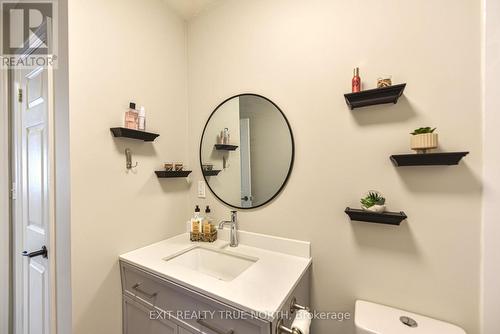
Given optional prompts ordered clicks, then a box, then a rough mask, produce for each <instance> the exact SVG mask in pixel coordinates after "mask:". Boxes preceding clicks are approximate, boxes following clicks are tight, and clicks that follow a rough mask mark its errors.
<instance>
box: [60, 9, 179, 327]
mask: <svg viewBox="0 0 500 334" xmlns="http://www.w3.org/2000/svg"><path fill="white" fill-rule="evenodd" d="M185 38H186V33H185V24H184V22H183V21H182V20H181V19H179V18H178V17H177V16H175V15H173V14H172V13H171V12H170V10H169V9H168V8H167V7H166V5H165V4H164V3H163V2H162V1H161V0H142V1H136V0H107V1H99V0H71V1H69V41H70V43H69V59H70V67H69V69H70V70H69V96H70V100H69V104H70V130H71V139H70V151H71V248H72V252H71V265H72V270H71V274H72V291H73V294H72V299H73V300H72V302H73V310H72V315H73V334H89V333H96V334H97V333H107V334H119V333H121V294H120V289H121V284H120V275H119V270H118V256H119V255H120V254H122V253H124V252H127V251H130V250H133V249H135V248H138V247H141V246H145V245H148V244H151V243H153V242H156V241H159V240H161V239H165V238H166V237H169V236H172V235H175V234H178V233H180V232H182V231H184V229H185V225H184V223H185V221H186V218H187V212H188V211H189V210H188V207H187V204H188V199H187V189H188V184H186V180H185V179H180V180H166V179H163V180H159V179H158V178H157V177H156V176H155V174H154V170H157V169H159V168H160V167H161V166H162V165H163V163H164V162H167V161H187V154H186V152H187V144H186V142H187V95H186V94H187V83H186V71H187V69H186V43H185ZM131 100H133V101H135V102H137V103H138V105H144V106H145V107H146V110H147V126H148V129H149V130H152V131H158V132H159V133H160V137H159V138H158V139H157V140H156V141H155V142H154V143H143V142H139V141H134V140H127V139H119V138H117V139H114V138H113V137H112V136H111V133H110V131H109V128H110V127H115V126H121V125H122V124H123V115H124V112H125V110H126V108H127V107H128V102H129V101H131ZM127 147H129V148H131V150H132V153H133V159H134V161H137V162H138V163H139V166H138V167H137V169H135V171H133V172H127V171H126V169H125V155H124V150H125V148H127ZM63 334H65V333H63Z"/></svg>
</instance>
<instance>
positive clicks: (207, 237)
mask: <svg viewBox="0 0 500 334" xmlns="http://www.w3.org/2000/svg"><path fill="white" fill-rule="evenodd" d="M189 239H190V240H191V241H201V242H214V241H215V240H217V230H213V231H212V232H210V233H198V232H190V234H189Z"/></svg>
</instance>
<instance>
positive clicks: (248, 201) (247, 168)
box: [240, 118, 252, 208]
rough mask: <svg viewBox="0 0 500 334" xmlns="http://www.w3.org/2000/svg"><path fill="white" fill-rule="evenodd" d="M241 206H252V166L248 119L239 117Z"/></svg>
mask: <svg viewBox="0 0 500 334" xmlns="http://www.w3.org/2000/svg"><path fill="white" fill-rule="evenodd" d="M240 157H241V207H242V208H250V207H252V167H251V162H252V161H251V155H250V119H248V118H242V119H240Z"/></svg>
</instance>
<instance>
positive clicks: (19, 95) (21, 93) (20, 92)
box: [17, 88, 23, 102]
mask: <svg viewBox="0 0 500 334" xmlns="http://www.w3.org/2000/svg"><path fill="white" fill-rule="evenodd" d="M17 100H18V101H19V102H23V90H22V89H21V88H19V89H18V90H17Z"/></svg>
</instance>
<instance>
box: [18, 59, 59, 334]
mask: <svg viewBox="0 0 500 334" xmlns="http://www.w3.org/2000/svg"><path fill="white" fill-rule="evenodd" d="M48 75H49V74H48V70H47V69H44V68H42V67H40V68H36V69H33V70H15V71H14V92H15V93H16V95H17V96H16V102H15V108H14V119H15V124H14V131H15V135H14V147H15V157H14V161H15V165H16V166H15V180H16V196H15V207H16V211H15V217H14V234H15V237H14V239H15V243H16V246H15V254H14V263H15V266H16V268H15V278H14V284H15V291H16V292H15V299H14V305H15V307H14V314H15V316H14V317H15V329H16V332H15V334H49V333H50V327H51V324H50V320H51V318H50V306H51V305H50V299H51V295H50V287H51V286H50V285H51V280H50V278H51V270H50V268H49V264H50V262H49V259H48V257H50V256H52V255H53V253H52V252H51V249H50V245H49V236H50V226H51V225H50V219H51V218H50V217H51V212H50V208H51V206H50V197H49V190H50V189H49V187H50V182H49V178H50V173H49V170H50V169H49V167H50V166H49V145H50V143H49V127H48V125H49V124H50V123H49V95H48V92H49V89H48V88H49V78H48ZM43 249H47V251H48V257H47V255H46V254H45V253H44V252H43ZM23 251H24V253H22V252H23Z"/></svg>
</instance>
